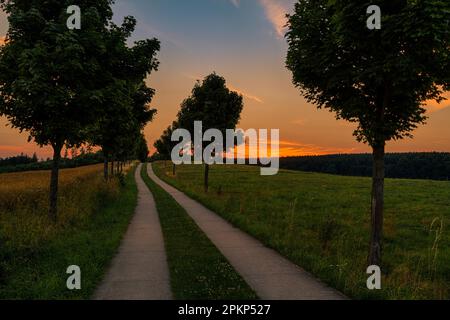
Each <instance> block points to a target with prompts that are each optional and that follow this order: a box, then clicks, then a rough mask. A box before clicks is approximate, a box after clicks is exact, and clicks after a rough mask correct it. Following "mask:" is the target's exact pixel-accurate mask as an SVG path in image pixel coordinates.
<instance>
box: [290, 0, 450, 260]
mask: <svg viewBox="0 0 450 320" xmlns="http://www.w3.org/2000/svg"><path fill="white" fill-rule="evenodd" d="M377 4H378V5H379V6H380V7H381V11H382V28H381V29H380V30H369V29H368V28H367V20H366V19H367V18H368V17H367V15H366V10H367V6H368V4H367V3H364V2H357V1H350V0H334V1H328V0H313V1H305V0H301V1H298V2H297V3H296V5H295V13H294V14H292V15H290V16H288V18H289V21H288V27H289V32H288V33H287V41H288V44H289V50H288V54H287V62H286V64H287V68H288V69H289V70H291V71H292V74H293V83H294V85H295V86H296V87H297V88H299V89H300V91H301V93H302V94H303V95H304V96H305V97H306V99H307V100H308V101H309V102H312V103H314V104H316V105H317V106H318V108H326V109H329V110H331V111H333V112H335V113H336V117H337V118H338V119H345V120H347V121H350V122H354V123H357V124H358V128H357V130H356V131H355V132H354V135H355V136H356V138H357V140H358V141H360V142H364V143H368V144H369V145H370V146H371V148H372V152H373V159H374V161H373V186H372V211H371V217H372V219H371V220H372V221H371V227H372V230H371V237H370V251H369V257H368V263H369V265H380V263H381V251H382V228H383V211H384V177H385V166H384V158H385V146H386V143H387V142H388V141H391V140H397V139H402V138H405V137H411V136H412V135H411V134H412V131H413V130H414V129H415V128H417V126H418V125H419V124H422V123H424V121H425V120H426V117H425V109H424V102H425V101H426V100H429V99H434V100H437V101H440V100H442V94H443V92H444V91H446V90H449V85H450V82H449V71H448V70H449V66H450V63H449V57H450V52H449V48H450V43H449V36H450V35H449V26H448V15H449V13H450V2H448V1H440V0H426V1H402V0H396V1H392V0H389V1H388V0H385V1H378V2H377Z"/></svg>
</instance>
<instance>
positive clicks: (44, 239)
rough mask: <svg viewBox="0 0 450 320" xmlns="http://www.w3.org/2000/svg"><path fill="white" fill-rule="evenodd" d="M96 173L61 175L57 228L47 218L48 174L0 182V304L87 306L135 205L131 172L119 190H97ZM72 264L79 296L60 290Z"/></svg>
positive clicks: (2, 177)
mask: <svg viewBox="0 0 450 320" xmlns="http://www.w3.org/2000/svg"><path fill="white" fill-rule="evenodd" d="M102 168H103V167H102V165H93V166H87V167H81V168H76V169H65V170H61V175H60V191H59V201H58V204H59V208H58V211H59V212H58V222H57V223H52V222H51V221H50V220H49V218H48V217H47V209H48V194H49V192H48V185H49V172H48V171H37V172H24V173H9V174H0V298H3V299H5V298H7V299H20V298H26V299H53V298H62V299H65V298H89V296H90V294H91V293H92V290H93V289H95V286H96V284H97V282H98V281H99V279H100V277H101V275H102V273H103V271H104V268H105V267H106V265H107V263H108V262H109V259H110V258H111V257H112V255H113V254H114V252H115V250H116V248H117V247H118V245H119V242H120V238H121V236H122V233H123V232H124V231H125V228H126V226H127V224H128V220H129V218H130V217H131V215H132V213H133V212H134V207H135V204H136V199H137V189H136V186H135V183H134V179H133V177H132V172H131V171H133V170H131V171H130V173H129V174H128V176H127V178H126V185H125V186H121V185H120V183H119V181H118V179H114V180H111V181H109V182H107V183H105V182H104V180H103V178H102ZM95 248H96V250H97V252H94V251H93V249H95ZM72 264H78V265H80V266H81V265H83V266H84V268H82V272H83V271H84V275H85V277H84V279H85V281H84V283H83V284H84V290H82V291H80V292H69V291H68V290H67V288H65V279H66V278H67V276H66V275H65V269H66V268H67V267H68V266H69V265H72Z"/></svg>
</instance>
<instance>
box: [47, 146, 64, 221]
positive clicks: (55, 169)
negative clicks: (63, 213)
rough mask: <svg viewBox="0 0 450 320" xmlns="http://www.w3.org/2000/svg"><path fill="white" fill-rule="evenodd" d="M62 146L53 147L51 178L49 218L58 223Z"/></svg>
mask: <svg viewBox="0 0 450 320" xmlns="http://www.w3.org/2000/svg"><path fill="white" fill-rule="evenodd" d="M61 149H62V146H59V145H54V146H53V165H52V172H51V178H50V199H49V210H48V216H49V218H50V220H52V221H53V222H56V220H57V215H58V181H59V162H60V160H61Z"/></svg>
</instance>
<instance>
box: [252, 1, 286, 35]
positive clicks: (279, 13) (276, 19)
mask: <svg viewBox="0 0 450 320" xmlns="http://www.w3.org/2000/svg"><path fill="white" fill-rule="evenodd" d="M259 3H260V4H261V6H262V7H263V8H264V11H265V13H266V17H267V19H268V20H269V21H270V23H272V25H273V27H274V29H275V32H276V35H277V36H278V37H279V38H283V37H284V35H285V31H286V30H285V29H286V22H287V20H286V14H287V13H288V12H289V5H290V4H291V3H293V1H289V3H287V1H279V0H278V1H277V0H259Z"/></svg>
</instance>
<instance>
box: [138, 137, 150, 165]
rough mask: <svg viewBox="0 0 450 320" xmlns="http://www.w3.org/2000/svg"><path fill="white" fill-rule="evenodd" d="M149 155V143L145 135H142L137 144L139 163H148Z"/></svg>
mask: <svg viewBox="0 0 450 320" xmlns="http://www.w3.org/2000/svg"><path fill="white" fill-rule="evenodd" d="M148 153H149V150H148V145H147V141H146V140H145V136H144V135H143V134H141V135H140V136H139V140H138V142H137V144H136V155H137V157H138V159H139V161H141V162H147V158H148Z"/></svg>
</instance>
